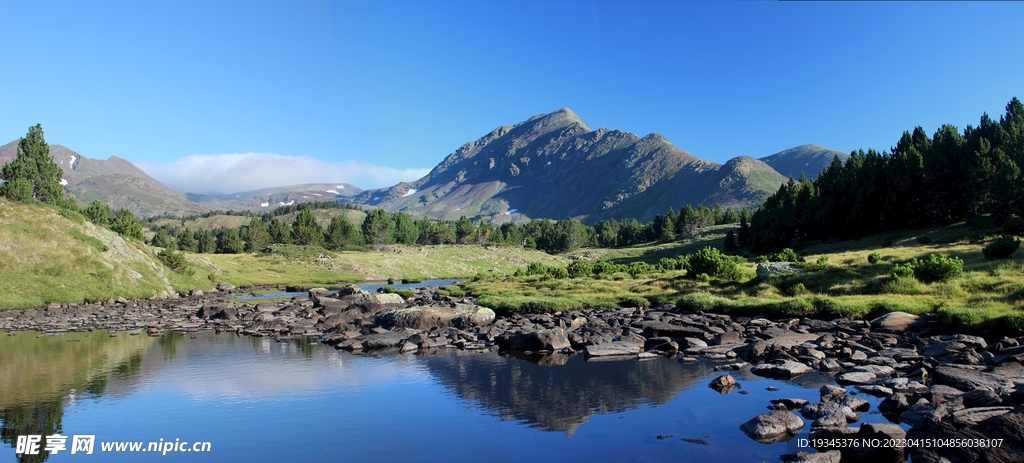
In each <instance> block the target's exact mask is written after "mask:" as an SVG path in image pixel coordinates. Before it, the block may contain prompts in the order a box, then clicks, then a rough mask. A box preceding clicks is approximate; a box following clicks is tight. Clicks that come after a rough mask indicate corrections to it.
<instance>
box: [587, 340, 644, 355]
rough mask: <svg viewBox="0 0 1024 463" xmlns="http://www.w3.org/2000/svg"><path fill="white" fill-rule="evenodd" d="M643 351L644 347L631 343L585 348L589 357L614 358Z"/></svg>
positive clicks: (621, 342)
mask: <svg viewBox="0 0 1024 463" xmlns="http://www.w3.org/2000/svg"><path fill="white" fill-rule="evenodd" d="M642 350H643V345H637V344H636V343H635V342H629V341H612V342H608V343H604V344H597V345H589V346H586V347H584V348H583V353H584V355H586V356H587V357H614V356H623V355H636V354H638V353H640V351H642Z"/></svg>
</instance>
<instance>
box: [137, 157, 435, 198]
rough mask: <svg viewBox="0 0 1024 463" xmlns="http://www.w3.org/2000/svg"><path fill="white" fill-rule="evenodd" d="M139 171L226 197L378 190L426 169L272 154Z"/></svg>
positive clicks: (193, 159)
mask: <svg viewBox="0 0 1024 463" xmlns="http://www.w3.org/2000/svg"><path fill="white" fill-rule="evenodd" d="M139 168H141V169H142V170H143V171H145V172H146V173H147V174H149V175H150V176H152V177H153V178H155V179H157V180H159V181H161V182H162V183H164V184H165V185H167V186H169V187H171V188H175V189H178V190H181V191H184V192H187V193H200V194H226V193H237V192H241V191H250V190H258V189H261V188H271V187H278V186H287V185H298V184H302V183H349V184H352V185H355V186H357V187H359V188H382V187H388V186H392V185H394V184H396V183H399V182H410V181H413V180H417V179H419V178H420V177H423V176H424V175H426V174H427V172H430V169H404V170H401V169H395V168H392V167H382V166H376V165H372V164H362V163H358V162H355V161H342V162H336V163H326V162H323V161H321V160H319V159H315V158H311V157H308V156H282V155H279V154H271V153H235V154H194V155H191V156H186V157H183V158H179V159H177V160H175V161H174V162H171V163H168V164H145V163H140V164H139Z"/></svg>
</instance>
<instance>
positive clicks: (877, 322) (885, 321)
mask: <svg viewBox="0 0 1024 463" xmlns="http://www.w3.org/2000/svg"><path fill="white" fill-rule="evenodd" d="M917 319H918V316H917V315H912V314H909V313H906V312H889V313H887V314H885V315H882V316H881V317H878V318H876V319H874V320H871V327H872V328H873V329H875V330H878V331H883V332H887V333H902V332H904V331H906V330H907V328H910V326H911V325H913V324H914V323H915V322H917Z"/></svg>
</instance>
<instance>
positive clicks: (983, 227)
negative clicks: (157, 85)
mask: <svg viewBox="0 0 1024 463" xmlns="http://www.w3.org/2000/svg"><path fill="white" fill-rule="evenodd" d="M723 234H724V229H719V230H711V231H709V232H707V233H706V234H704V235H702V236H698V237H694V238H691V239H688V240H683V241H680V242H674V243H662V244H656V245H649V246H636V247H630V248H623V249H616V250H604V249H591V250H584V251H581V252H579V253H578V257H582V258H587V259H595V258H597V257H603V258H605V259H608V260H611V261H613V262H616V263H630V262H635V261H644V262H648V263H651V264H656V263H657V261H658V259H660V258H662V257H671V256H675V255H679V254H688V253H692V252H693V251H695V250H697V249H700V248H702V247H703V246H705V245H713V246H714V245H720V244H721V237H722V236H723ZM996 236H998V233H997V230H995V229H993V228H990V226H989V224H988V223H986V221H985V219H984V218H982V219H980V220H979V221H977V223H974V224H968V223H962V224H957V225H954V226H951V227H942V228H930V229H923V230H910V231H900V232H893V233H887V234H883V235H878V236H874V237H871V238H867V239H862V240H859V241H849V242H840V243H832V244H822V245H818V246H814V247H811V248H808V249H805V250H803V252H802V254H804V255H805V257H806V260H807V262H808V263H806V264H803V266H804V267H805V269H806V270H807V273H806V274H804V275H793V276H787V277H776V278H773V279H770V280H768V281H767V282H762V281H761V280H760V279H758V278H757V277H756V266H757V265H756V264H755V263H753V262H748V263H743V264H740V265H739V268H740V275H741V276H740V278H738V279H737V280H733V281H730V280H722V279H711V280H710V281H698V280H696V279H691V278H688V277H687V276H686V275H685V272H684V271H663V272H661V271H657V272H654V273H648V274H645V275H638V276H637V277H633V276H630V275H629V274H627V273H616V274H613V275H607V276H605V277H603V278H589V277H585V278H575V279H557V278H552V277H550V276H546V275H531V276H521V277H510V278H483V279H477V280H475V281H472V282H467V283H463V284H462V285H461V286H462V287H463V288H464V289H465V290H466V291H467V292H468V293H470V294H473V295H476V296H480V297H481V303H483V304H485V305H490V306H493V307H496V308H499V309H505V310H513V311H516V310H567V309H577V308H582V307H604V306H611V305H647V304H658V303H666V302H667V303H678V304H680V305H683V306H686V307H691V308H697V309H702V310H713V311H720V312H728V313H739V314H751V315H753V314H765V315H774V316H780V317H800V316H807V315H816V316H839V315H843V316H859V317H870V316H876V315H880V314H882V313H884V312H890V311H904V312H910V313H925V312H936V313H938V314H939V315H940V316H941V317H942V319H943V320H944V321H946V322H949V323H951V324H954V325H962V326H971V327H975V328H981V329H991V330H993V331H1012V332H1020V331H1021V330H1024V251H1017V253H1015V254H1014V255H1012V256H1011V258H1009V259H1002V260H986V259H985V258H984V257H983V255H982V252H981V250H982V248H983V247H984V246H985V245H987V244H989V243H991V242H992V241H993V240H994V239H995V238H996ZM873 253H878V254H879V255H880V257H881V260H880V261H878V262H876V263H870V262H869V261H868V256H869V255H871V254H873ZM940 253H941V254H947V255H950V256H955V257H959V258H960V259H962V260H963V262H964V265H963V269H964V272H963V275H961V276H959V277H956V278H953V279H951V280H949V281H941V282H935V283H922V282H919V281H917V280H914V279H895V278H892V277H891V276H890V273H891V272H892V269H893V266H894V265H895V264H897V263H905V262H908V261H910V260H911V259H914V258H918V259H925V258H927V257H928V256H929V255H931V254H940Z"/></svg>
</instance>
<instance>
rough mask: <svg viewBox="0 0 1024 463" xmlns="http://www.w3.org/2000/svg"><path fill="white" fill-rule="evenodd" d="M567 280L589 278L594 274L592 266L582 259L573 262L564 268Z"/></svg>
mask: <svg viewBox="0 0 1024 463" xmlns="http://www.w3.org/2000/svg"><path fill="white" fill-rule="evenodd" d="M565 270H566V271H567V272H568V273H569V278H582V277H589V276H592V275H593V274H594V264H593V263H591V262H590V261H586V260H583V259H579V260H574V261H572V262H570V263H569V266H568V267H566V268H565Z"/></svg>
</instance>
